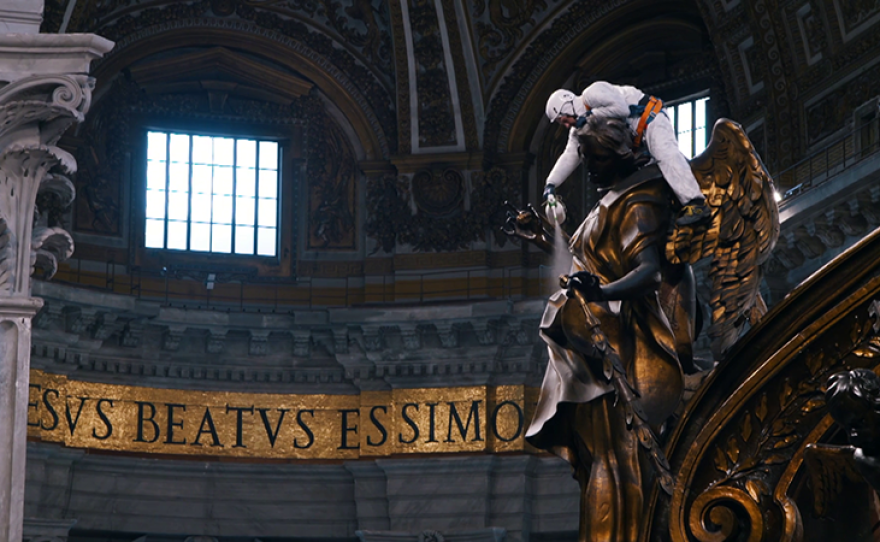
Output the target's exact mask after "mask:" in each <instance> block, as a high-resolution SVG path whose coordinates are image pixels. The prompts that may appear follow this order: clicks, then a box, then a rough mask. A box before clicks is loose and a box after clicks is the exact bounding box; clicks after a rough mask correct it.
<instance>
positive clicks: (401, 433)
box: [28, 370, 537, 459]
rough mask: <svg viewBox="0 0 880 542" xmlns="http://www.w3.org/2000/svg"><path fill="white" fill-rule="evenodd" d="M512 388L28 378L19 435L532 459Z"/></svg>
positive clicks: (170, 449) (529, 391)
mask: <svg viewBox="0 0 880 542" xmlns="http://www.w3.org/2000/svg"><path fill="white" fill-rule="evenodd" d="M536 400H537V389H536V388H530V387H525V386H521V385H512V386H469V387H452V388H419V389H397V390H389V391H365V392H362V393H360V394H359V395H326V394H314V395H305V394H301V395H285V394H267V393H236V392H219V391H197V390H175V389H162V388H147V387H139V386H125V385H117V384H101V383H95V382H83V381H78V380H72V379H69V378H67V377H66V376H63V375H55V374H50V373H46V372H43V371H39V370H32V371H31V384H30V400H29V408H28V436H29V437H30V438H33V439H39V440H42V441H46V442H55V443H59V444H62V445H64V446H68V447H74V448H87V449H100V450H115V451H124V452H136V453H156V454H166V455H167V454H171V455H174V454H180V455H202V456H227V457H248V458H267V459H355V458H358V457H377V456H379V457H381V456H389V455H394V454H407V453H419V454H431V453H459V452H489V453H501V452H523V451H528V452H533V451H535V450H534V449H533V448H531V447H530V446H528V445H527V444H526V442H525V431H526V427H527V424H528V421H529V420H530V419H531V413H532V409H533V406H534V404H535V403H536Z"/></svg>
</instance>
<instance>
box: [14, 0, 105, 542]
mask: <svg viewBox="0 0 880 542" xmlns="http://www.w3.org/2000/svg"><path fill="white" fill-rule="evenodd" d="M19 7H21V6H19ZM2 18H3V12H0V23H2V22H3V20H2ZM4 28H11V27H9V25H5V26H3V25H0V30H2V29H4ZM112 46H113V44H112V43H111V42H109V41H107V40H105V39H103V38H100V37H98V36H93V35H48V34H7V35H2V34H0V540H8V541H19V540H22V536H23V532H22V524H23V502H24V478H25V476H24V473H25V450H26V442H27V409H28V389H29V386H28V385H29V372H30V349H31V319H32V318H33V316H34V314H36V312H37V311H38V310H39V308H40V307H41V306H42V304H43V303H42V300H40V299H37V298H32V297H31V274H32V273H33V272H34V270H35V269H36V270H38V271H39V272H40V273H41V274H42V275H43V276H46V277H50V276H52V275H53V274H54V273H55V270H56V268H57V265H58V262H59V261H61V260H64V259H66V258H68V257H70V255H71V254H72V253H73V239H72V238H71V236H70V234H69V233H67V232H66V231H64V229H62V228H60V227H58V226H57V225H55V224H50V223H49V222H48V220H47V218H46V217H44V216H42V215H41V213H40V210H39V209H38V208H36V201H37V195H38V194H39V193H41V192H51V193H53V194H55V195H56V196H57V198H58V200H60V201H61V202H62V203H63V204H67V205H69V204H70V202H71V201H72V200H73V197H74V189H73V184H72V183H71V182H70V180H68V179H67V178H66V177H65V175H68V174H70V173H73V172H74V171H76V161H75V160H74V159H73V157H72V156H71V155H70V154H69V153H67V152H66V151H64V150H62V149H60V148H59V147H57V146H56V143H57V142H58V140H59V139H60V138H61V135H62V134H63V133H64V131H65V130H67V128H69V127H70V126H71V125H72V124H74V123H77V122H81V121H82V120H83V118H84V116H85V114H86V112H87V111H88V109H89V106H90V104H91V99H92V89H93V88H94V80H93V79H91V78H90V77H89V76H88V70H89V64H90V63H91V61H92V60H94V59H96V58H99V57H101V56H102V55H103V54H104V53H106V52H107V51H109V50H110V48H111V47H112Z"/></svg>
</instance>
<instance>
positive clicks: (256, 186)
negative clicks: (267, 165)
mask: <svg viewBox="0 0 880 542" xmlns="http://www.w3.org/2000/svg"><path fill="white" fill-rule="evenodd" d="M256 147H257V152H256V154H255V157H254V158H255V162H254V251H253V254H257V252H258V249H257V247H258V246H259V245H257V243H258V237H257V234H258V233H259V231H260V215H259V214H258V213H259V210H260V207H259V203H260V142H259V141H257V144H256Z"/></svg>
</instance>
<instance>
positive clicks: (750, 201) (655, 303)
mask: <svg viewBox="0 0 880 542" xmlns="http://www.w3.org/2000/svg"><path fill="white" fill-rule="evenodd" d="M578 137H579V140H580V148H581V153H582V155H583V158H584V160H585V162H586V166H587V168H588V171H589V177H590V181H591V182H592V183H595V184H597V185H598V187H599V189H600V191H601V192H602V194H603V195H602V197H601V199H600V200H599V202H598V203H597V204H596V205H595V206H594V207H593V209H592V210H591V211H590V213H589V214H588V216H587V217H586V219H585V220H584V221H583V223H582V224H581V225H580V227H578V228H577V230H576V231H575V233H574V235H573V236H572V237H571V239H570V240H569V249H570V251H571V254H572V257H573V260H572V268H571V272H570V273H569V274H568V275H566V276H563V277H561V278H560V286H561V289H560V290H559V291H557V292H556V293H555V294H553V295H552V296H551V297H550V299H549V301H548V303H547V307H546V309H545V312H544V315H543V318H542V321H541V324H540V328H541V329H540V333H541V336H542V338H543V339H544V341H545V342H546V344H547V349H548V353H549V362H548V366H547V370H546V372H545V375H544V381H543V384H542V387H541V394H540V398H539V400H538V405H537V408H536V411H535V415H534V417H533V419H532V421H531V425H530V427H529V429H528V431H527V434H526V438H527V440H528V441H529V442H530V443H531V444H532V445H534V446H536V447H538V448H541V449H545V450H548V451H551V452H553V453H555V454H556V455H558V456H560V457H562V458H563V459H566V460H567V461H568V462H569V463H570V464H571V466H572V468H573V471H574V476H575V478H576V479H577V480H578V482H579V484H580V488H581V504H580V518H581V521H580V533H579V538H580V540H581V541H582V542H587V541H590V542H634V541H636V540H638V538H639V535H640V531H641V528H642V523H643V520H642V518H643V517H644V513H645V511H644V503H645V496H646V493H647V489H648V488H649V487H650V485H649V484H651V483H653V481H654V480H657V481H658V482H659V483H660V485H661V487H662V488H663V489H664V490H666V491H667V492H671V491H672V489H673V487H674V484H675V480H674V476H673V475H672V473H670V471H669V464H668V463H667V461H666V458H665V456H664V453H663V450H662V448H661V443H660V441H659V439H658V436H657V435H659V434H661V430H662V429H663V427H664V424H667V423H669V420H670V418H671V416H672V414H673V412H674V411H675V410H676V408H677V407H678V406H679V403H680V402H681V397H682V392H683V389H684V377H683V372H684V371H687V372H691V371H693V370H694V365H693V341H694V338H695V334H696V332H697V329H696V318H695V315H696V294H695V284H694V277H693V272H692V270H691V267H690V264H692V263H695V262H697V261H698V260H700V259H702V258H705V257H709V256H711V257H712V264H711V270H710V273H709V276H710V278H711V279H712V281H713V297H712V299H711V300H709V302H710V305H711V310H712V323H711V326H710V328H709V334H710V336H711V337H712V339H713V351H714V352H716V353H717V354H719V355H720V354H721V353H722V352H723V351H724V350H726V349H727V348H729V347H730V346H731V345H732V344H733V342H735V340H736V338H737V337H738V336H739V334H740V332H741V331H742V329H743V328H744V326H745V325H746V323H747V322H751V323H753V324H754V323H755V322H756V321H757V319H758V318H760V316H761V315H762V314H763V312H764V311H765V310H766V308H765V306H764V303H763V301H762V300H761V299H760V294H759V292H758V285H759V283H760V268H759V265H760V264H761V263H762V262H763V261H764V260H765V259H766V258H767V257H769V255H770V251H771V250H772V248H773V246H774V244H775V242H776V239H777V237H778V235H779V218H778V208H777V206H776V200H775V198H774V194H775V192H774V188H773V184H772V181H771V179H770V177H769V175H768V174H767V173H766V170H765V169H764V166H763V164H762V163H761V161H760V158H759V157H758V155H757V154H756V153H755V151H754V149H753V147H752V145H751V143H750V142H749V140H748V138H747V137H746V135H745V133H744V132H743V130H742V128H741V127H740V126H739V125H737V124H736V123H734V122H731V121H729V120H726V119H721V120H719V121H718V122H717V123H716V125H715V128H714V131H713V135H712V140H711V141H710V143H709V145H708V147H707V149H706V151H705V152H704V153H702V154H701V155H700V156H698V157H696V158H695V159H694V160H693V161H692V162H691V167H692V170H693V172H694V175H695V177H696V178H697V180H698V182H699V183H700V186H701V189H702V191H703V193H704V194H705V196H706V201H707V203H708V204H709V206H710V207H711V210H712V218H711V220H710V221H708V223H705V222H704V223H700V224H692V225H677V224H676V223H675V222H674V217H675V212H676V210H677V209H676V206H677V205H679V204H678V203H677V202H676V200H675V198H674V196H673V195H672V193H671V191H670V188H669V185H668V183H666V182H665V181H664V179H663V176H662V174H661V173H660V170H659V168H658V167H657V166H656V165H655V164H651V163H650V162H648V161H647V160H646V158H645V157H644V155H643V154H641V153H639V152H638V149H635V150H634V148H633V137H632V133H631V131H630V130H629V128H628V126H627V125H626V123H625V121H623V120H620V119H616V118H600V117H595V116H593V117H588V118H587V119H586V123H585V124H584V125H583V127H581V128H580V129H579V130H578ZM509 214H510V216H509V219H508V222H507V224H506V225H505V228H504V230H505V232H507V233H508V234H509V235H516V236H518V237H521V238H524V239H527V240H529V241H531V242H534V243H535V244H537V245H538V246H539V247H542V248H544V249H545V250H546V249H551V248H552V246H553V242H552V235H553V233H552V232H553V231H554V230H553V228H552V227H551V226H550V223H549V222H548V221H547V220H546V219H545V218H544V217H542V216H541V215H540V214H539V213H538V212H537V211H535V210H534V208H532V207H531V206H529V207H528V208H527V209H526V210H524V211H520V210H518V209H514V208H512V209H511V211H510V213H509ZM640 450H643V451H641V452H640ZM643 454H644V455H643ZM645 460H647V461H645ZM648 464H650V466H647V465H648Z"/></svg>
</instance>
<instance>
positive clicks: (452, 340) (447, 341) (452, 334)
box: [434, 322, 459, 348]
mask: <svg viewBox="0 0 880 542" xmlns="http://www.w3.org/2000/svg"><path fill="white" fill-rule="evenodd" d="M434 327H436V329H437V336H438V337H440V345H441V346H443V348H456V347H457V346H458V344H459V324H457V323H450V322H446V323H435V324H434Z"/></svg>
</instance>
